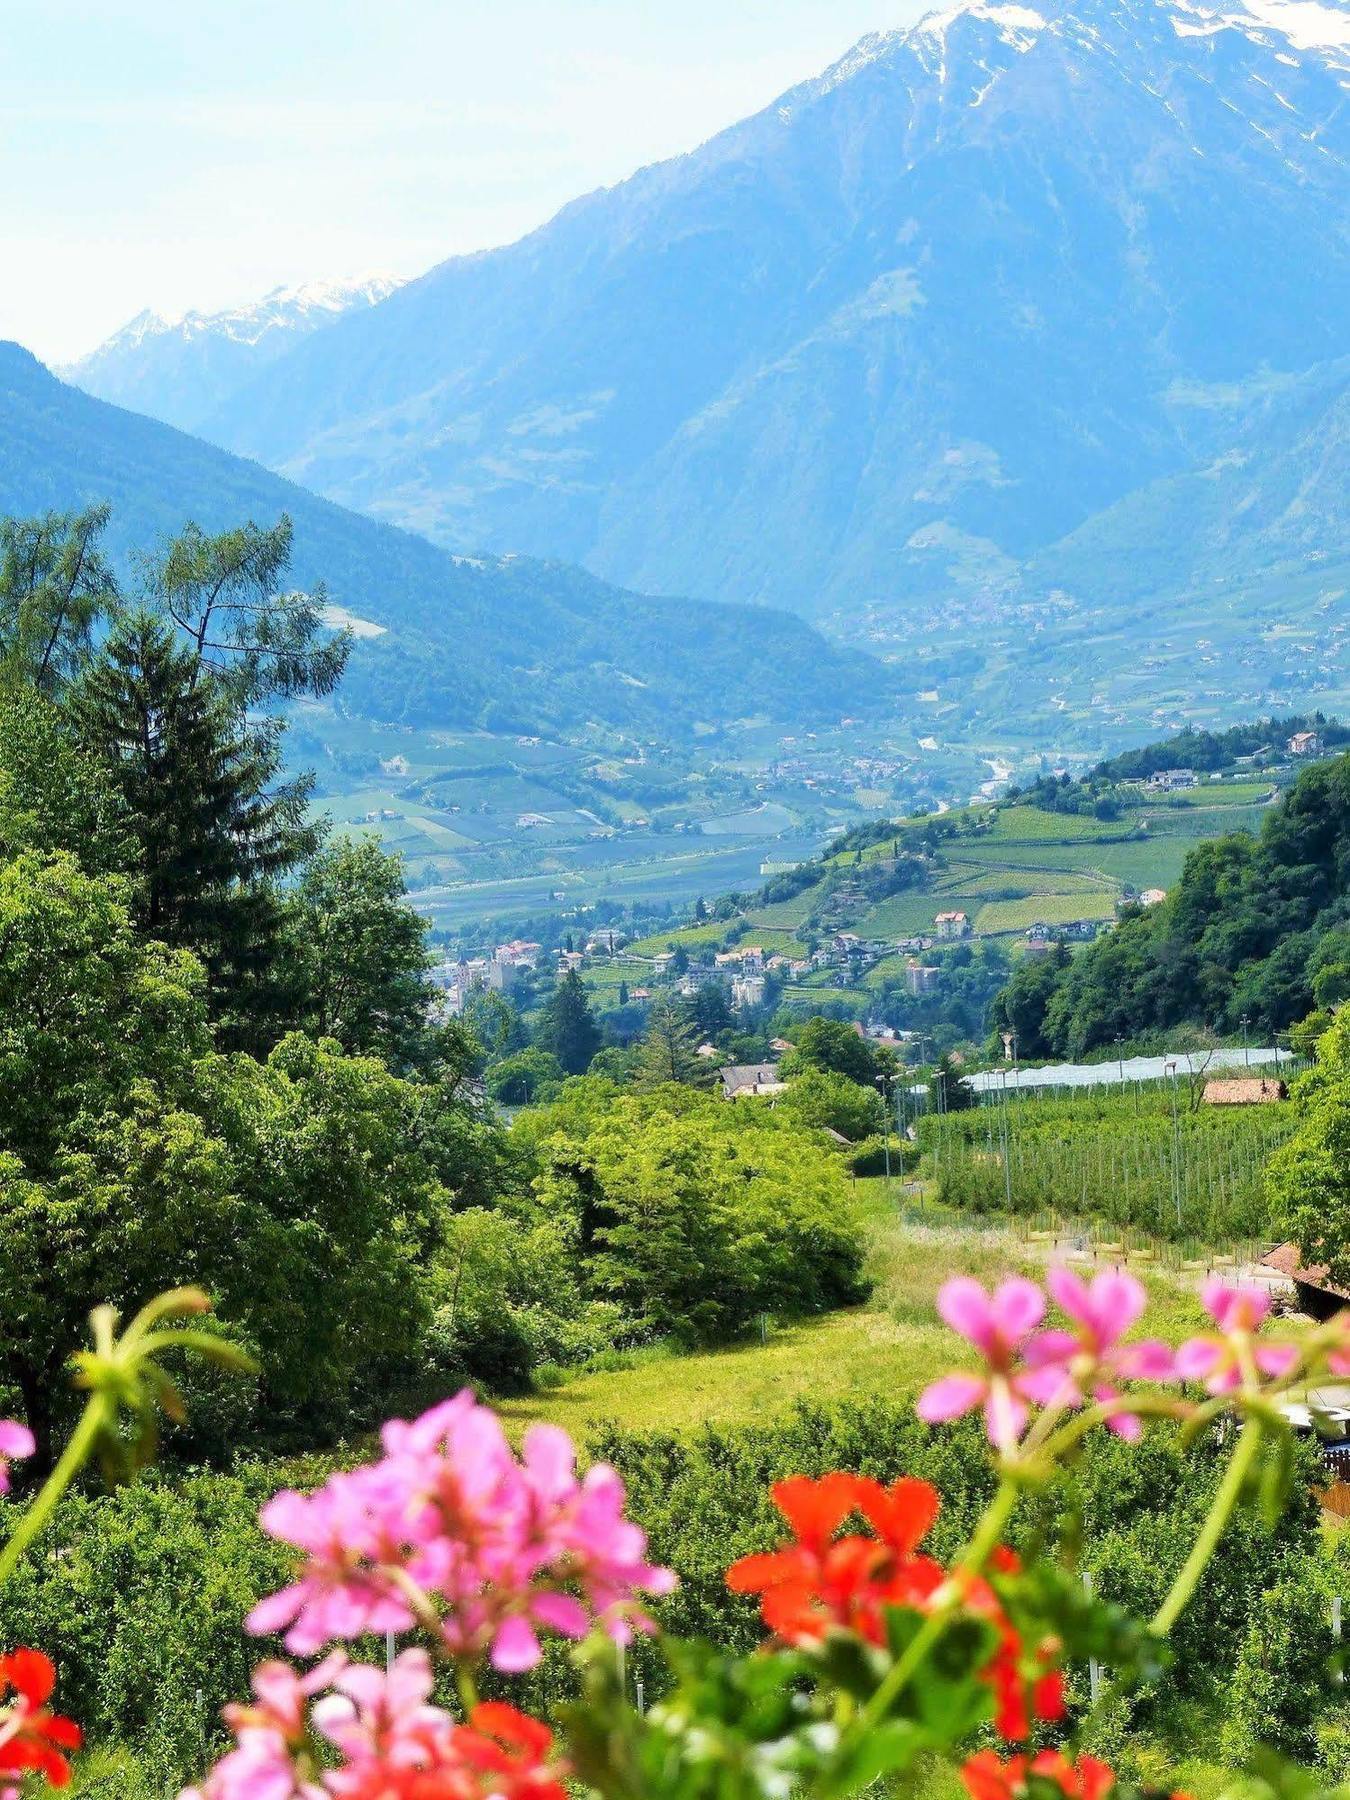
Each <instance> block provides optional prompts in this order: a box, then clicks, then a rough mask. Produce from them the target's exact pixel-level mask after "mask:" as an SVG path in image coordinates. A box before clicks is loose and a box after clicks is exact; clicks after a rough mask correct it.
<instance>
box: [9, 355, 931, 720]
mask: <svg viewBox="0 0 1350 1800" xmlns="http://www.w3.org/2000/svg"><path fill="white" fill-rule="evenodd" d="M104 500H107V501H109V502H110V503H111V505H112V521H111V524H110V527H109V532H108V538H107V543H108V548H109V551H110V553H111V555H112V556H113V557H114V559H115V561H116V562H117V563H119V564H120V565H121V566H122V567H123V568H124V569H126V568H129V567H130V564H131V559H132V558H133V556H134V554H135V553H136V552H138V551H143V550H146V549H148V548H150V547H151V546H152V545H153V543H154V542H155V541H156V540H157V539H158V538H160V537H162V536H165V535H167V534H171V533H173V532H176V531H178V530H179V529H181V527H182V525H183V523H184V521H185V520H186V519H188V518H193V519H195V520H196V521H197V522H198V523H199V524H200V525H201V526H202V527H203V528H204V529H206V530H208V531H219V530H223V529H225V528H226V527H228V526H231V525H236V524H239V523H241V522H242V521H243V520H244V519H247V518H252V519H254V520H256V521H257V522H258V523H265V524H270V523H273V522H274V521H275V520H276V518H277V517H278V516H279V514H281V513H282V512H287V513H289V514H290V516H291V517H292V520H293V522H294V526H295V556H294V560H293V565H292V570H291V578H292V579H293V580H294V581H295V582H296V584H297V585H298V586H300V587H303V588H311V587H313V586H314V585H315V584H316V583H317V582H319V581H323V582H324V583H325V584H326V585H327V587H328V590H329V598H330V600H331V602H332V603H333V604H334V605H335V606H336V607H339V608H342V609H343V610H344V612H345V613H347V614H349V615H351V616H352V617H354V618H355V619H358V620H361V621H366V622H368V623H369V624H371V625H375V626H383V627H384V628H385V629H384V630H383V631H381V632H379V633H378V634H372V633H370V632H366V633H364V634H363V635H360V636H359V637H358V639H357V642H356V644H355V646H354V649H353V653H352V661H351V666H350V669H349V672H348V676H347V678H346V680H345V681H344V684H343V689H342V698H343V701H344V703H345V704H346V705H348V706H349V707H351V708H352V709H353V710H356V711H362V712H364V713H365V714H366V715H367V716H370V717H374V718H378V719H385V720H395V721H397V720H408V721H416V722H420V723H427V722H431V723H437V724H444V725H459V724H479V725H485V726H487V727H488V728H490V729H508V730H509V729H534V728H537V727H538V726H539V725H540V724H541V723H543V724H547V725H549V726H550V727H553V728H563V727H566V728H574V729H575V728H579V727H581V726H583V725H584V724H585V723H586V722H587V721H590V720H593V721H596V722H597V723H598V724H600V725H602V726H604V727H606V728H608V729H610V730H622V731H634V730H640V731H644V732H647V733H659V734H660V735H661V736H663V737H669V736H671V735H672V734H673V735H676V736H678V735H680V734H682V733H686V734H687V733H688V732H690V731H692V730H693V729H694V728H695V726H696V725H698V724H700V723H703V722H706V723H708V724H719V723H723V722H725V720H726V719H727V718H734V717H736V716H739V715H741V714H748V715H755V714H759V713H767V714H768V715H769V716H772V717H794V718H798V719H805V718H807V717H811V718H829V717H837V716H838V714H839V713H840V712H843V711H859V710H861V709H862V702H861V701H860V700H859V698H858V696H859V693H860V692H861V693H865V694H871V693H876V694H877V695H878V698H879V699H884V696H885V695H886V693H887V692H888V691H890V689H891V688H892V687H893V684H894V681H895V679H896V677H895V675H894V673H892V672H888V671H886V670H885V669H884V668H883V666H882V665H881V664H879V663H876V662H875V661H873V659H871V658H870V657H867V656H864V655H862V654H861V653H858V652H851V651H847V650H842V649H838V648H836V647H833V646H830V645H827V644H826V643H825V642H824V640H823V639H821V638H820V637H819V636H818V635H817V634H816V633H814V632H812V631H811V630H810V629H809V628H806V627H804V626H803V625H802V624H801V623H800V622H799V621H797V620H795V619H792V618H789V617H787V616H786V615H774V614H769V613H763V612H759V611H750V610H748V609H738V608H735V607H726V606H719V605H716V604H714V603H711V602H697V601H688V600H681V599H665V600H662V599H651V598H648V597H647V596H644V595H639V594H632V593H628V592H625V591H623V590H621V589H617V588H614V587H612V586H610V585H609V584H607V583H605V582H602V581H600V580H598V579H597V578H596V577H595V576H593V575H589V574H587V573H586V572H585V571H583V570H581V569H577V568H573V567H569V566H567V565H565V564H562V563H558V562H543V561H539V560H535V559H530V558H524V557H512V556H506V557H501V558H497V557H492V556H485V557H467V556H456V555H452V554H449V553H447V552H446V551H444V550H441V549H438V548H437V547H436V546H434V545H432V544H430V543H427V542H426V541H425V540H423V539H420V538H418V537H417V536H415V535H414V534H412V533H409V532H406V531H402V530H399V529H397V528H395V527H393V526H390V525H386V524H382V523H380V522H379V521H376V520H372V519H369V518H367V517H365V516H364V515H360V514H356V513H351V512H347V511H345V510H344V509H342V508H340V507H338V506H335V505H334V504H333V503H332V502H331V501H328V500H324V499H322V498H320V497H318V496H316V495H313V494H310V493H308V492H306V491H305V490H304V489H302V488H300V487H298V486H296V485H295V484H293V483H290V482H288V481H286V480H284V479H283V478H281V477H279V476H276V475H273V474H271V473H270V472H269V471H267V470H265V469H263V468H262V467H260V466H258V465H256V464H253V463H249V462H247V461H244V460H242V459H240V458H238V457H235V456H232V455H231V454H230V453H229V452H227V451H224V450H220V449H218V448H217V447H215V446H212V445H208V444H205V443H203V442H201V441H200V440H198V439H195V438H193V437H191V436H189V435H188V434H186V433H184V432H180V431H178V430H176V429H175V428H174V427H172V426H168V425H164V424H161V423H159V422H158V421H155V420H151V419H147V418H144V417H142V416H140V415H139V414H136V413H131V412H127V411H125V410H123V409H121V408H118V407H114V406H112V405H110V404H109V403H107V402H105V401H101V400H97V399H95V398H93V397H92V396H90V395H87V394H84V393H82V392H81V391H80V390H78V389H76V388H73V387H70V386H68V385H66V384H64V383H62V382H61V381H59V380H58V379H57V378H56V377H55V376H54V375H53V374H52V373H51V372H50V371H49V370H47V369H46V368H45V367H44V366H43V365H42V364H41V363H40V362H39V361H38V360H37V358H36V357H34V356H33V355H32V354H31V353H30V352H29V351H27V350H25V349H23V347H22V346H20V345H16V344H8V343H0V513H9V514H15V515H20V516H25V515H29V514H34V513H40V512H44V511H47V510H68V509H72V508H75V507H79V506H84V505H89V504H91V503H94V502H98V501H104Z"/></svg>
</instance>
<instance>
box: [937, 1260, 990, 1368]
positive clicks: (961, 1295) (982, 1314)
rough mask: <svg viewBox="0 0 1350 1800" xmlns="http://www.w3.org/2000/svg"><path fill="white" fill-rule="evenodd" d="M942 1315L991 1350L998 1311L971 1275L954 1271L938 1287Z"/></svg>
mask: <svg viewBox="0 0 1350 1800" xmlns="http://www.w3.org/2000/svg"><path fill="white" fill-rule="evenodd" d="M937 1309H938V1317H939V1318H940V1319H941V1320H942V1321H943V1323H944V1324H946V1325H950V1326H951V1328H952V1330H953V1331H956V1332H959V1333H960V1334H961V1336H962V1337H963V1338H966V1339H967V1340H968V1341H969V1342H970V1343H972V1344H974V1345H975V1347H976V1348H977V1349H978V1350H984V1351H988V1350H989V1349H990V1348H991V1347H992V1345H993V1342H994V1315H993V1311H992V1308H991V1306H990V1301H989V1296H988V1294H987V1293H986V1292H985V1291H984V1288H983V1287H982V1286H981V1285H980V1283H979V1282H978V1281H976V1280H975V1279H974V1277H973V1276H971V1275H954V1276H953V1277H952V1279H951V1280H950V1281H944V1282H943V1284H942V1286H941V1287H940V1288H939V1289H938V1297H937Z"/></svg>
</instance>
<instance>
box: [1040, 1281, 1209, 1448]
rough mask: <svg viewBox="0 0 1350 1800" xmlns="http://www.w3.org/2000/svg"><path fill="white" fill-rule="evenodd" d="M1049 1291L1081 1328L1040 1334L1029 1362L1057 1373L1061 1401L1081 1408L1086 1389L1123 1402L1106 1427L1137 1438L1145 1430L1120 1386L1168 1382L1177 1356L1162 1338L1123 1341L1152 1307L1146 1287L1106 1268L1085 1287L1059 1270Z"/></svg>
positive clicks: (1096, 1396)
mask: <svg viewBox="0 0 1350 1800" xmlns="http://www.w3.org/2000/svg"><path fill="white" fill-rule="evenodd" d="M1046 1286H1047V1287H1048V1288H1049V1290H1050V1293H1051V1296H1052V1297H1053V1299H1054V1300H1055V1302H1056V1303H1057V1305H1058V1306H1059V1307H1060V1309H1061V1310H1062V1311H1063V1312H1065V1313H1067V1314H1068V1316H1069V1318H1070V1319H1071V1320H1072V1321H1073V1323H1074V1325H1075V1327H1076V1328H1077V1329H1076V1330H1074V1331H1063V1330H1059V1329H1051V1330H1049V1331H1042V1332H1039V1333H1038V1334H1037V1335H1036V1336H1035V1337H1034V1338H1032V1340H1031V1341H1030V1343H1029V1344H1028V1345H1027V1360H1028V1362H1030V1363H1031V1364H1032V1365H1033V1367H1035V1368H1037V1369H1038V1370H1041V1371H1043V1372H1045V1373H1046V1374H1050V1373H1051V1372H1054V1373H1055V1374H1057V1375H1058V1377H1059V1379H1060V1383H1061V1389H1060V1396H1059V1397H1060V1398H1061V1399H1065V1400H1068V1401H1069V1403H1070V1404H1073V1405H1081V1404H1082V1402H1083V1398H1084V1395H1083V1389H1084V1388H1086V1389H1087V1391H1088V1392H1090V1393H1091V1394H1092V1396H1093V1398H1094V1399H1095V1400H1097V1401H1099V1402H1101V1403H1103V1404H1108V1403H1109V1402H1111V1401H1113V1400H1120V1401H1121V1405H1120V1408H1119V1410H1118V1411H1113V1412H1112V1413H1111V1414H1110V1415H1109V1416H1108V1418H1107V1421H1106V1423H1107V1425H1108V1427H1109V1428H1110V1429H1111V1430H1112V1431H1114V1432H1116V1433H1117V1434H1118V1435H1119V1436H1120V1437H1123V1438H1129V1439H1134V1438H1137V1437H1138V1436H1139V1435H1140V1432H1141V1431H1142V1429H1143V1428H1142V1426H1141V1425H1140V1423H1139V1420H1138V1418H1137V1417H1136V1416H1135V1415H1134V1413H1132V1412H1131V1411H1130V1410H1129V1405H1128V1402H1126V1401H1125V1400H1124V1399H1123V1398H1122V1396H1121V1394H1120V1391H1119V1389H1118V1387H1117V1386H1116V1383H1117V1382H1118V1381H1167V1380H1170V1379H1171V1376H1172V1373H1173V1360H1172V1353H1171V1351H1170V1350H1169V1349H1168V1348H1167V1345H1166V1344H1164V1343H1162V1342H1160V1341H1159V1340H1158V1339H1157V1338H1143V1339H1141V1340H1139V1341H1138V1342H1137V1343H1133V1344H1127V1343H1124V1342H1123V1341H1122V1340H1123V1339H1124V1336H1125V1333H1126V1332H1127V1331H1129V1329H1130V1328H1131V1326H1133V1325H1134V1324H1136V1323H1137V1321H1138V1320H1139V1318H1140V1317H1141V1316H1142V1314H1143V1311H1144V1308H1145V1306H1146V1305H1147V1304H1148V1296H1147V1295H1146V1293H1145V1292H1144V1289H1143V1286H1142V1284H1141V1283H1140V1282H1138V1281H1136V1279H1135V1278H1134V1276H1133V1275H1129V1274H1126V1273H1125V1272H1124V1271H1122V1270H1118V1269H1103V1270H1102V1271H1101V1272H1100V1273H1099V1274H1097V1275H1094V1276H1093V1278H1092V1280H1091V1282H1085V1281H1083V1280H1082V1278H1081V1277H1080V1276H1078V1275H1076V1274H1075V1273H1074V1272H1073V1270H1072V1269H1064V1268H1056V1269H1051V1270H1050V1272H1049V1274H1048V1275H1047V1277H1046Z"/></svg>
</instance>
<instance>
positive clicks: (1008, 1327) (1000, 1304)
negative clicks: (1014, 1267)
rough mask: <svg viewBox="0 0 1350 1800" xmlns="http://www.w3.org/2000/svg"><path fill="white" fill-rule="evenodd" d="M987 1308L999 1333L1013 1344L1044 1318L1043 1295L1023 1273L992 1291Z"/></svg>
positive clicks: (1012, 1277)
mask: <svg viewBox="0 0 1350 1800" xmlns="http://www.w3.org/2000/svg"><path fill="white" fill-rule="evenodd" d="M990 1311H991V1313H992V1314H993V1318H994V1323H995V1325H996V1326H997V1327H998V1331H999V1334H1000V1336H1002V1337H1003V1339H1004V1340H1005V1341H1006V1342H1007V1343H1010V1344H1015V1343H1018V1342H1020V1341H1021V1339H1022V1338H1024V1337H1025V1336H1026V1335H1027V1333H1028V1332H1029V1331H1033V1330H1035V1328H1036V1326H1037V1325H1039V1324H1040V1322H1041V1320H1042V1319H1043V1318H1044V1317H1045V1295H1044V1294H1043V1293H1042V1292H1041V1290H1040V1288H1039V1287H1037V1285H1036V1283H1035V1282H1034V1281H1028V1280H1027V1278H1026V1276H1025V1275H1013V1276H1011V1277H1010V1278H1009V1279H1008V1280H1007V1281H1005V1282H1003V1283H1002V1284H1001V1285H1000V1286H999V1287H998V1288H997V1289H996V1290H995V1292H994V1298H993V1300H992V1301H991V1302H990Z"/></svg>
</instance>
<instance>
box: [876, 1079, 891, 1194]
mask: <svg viewBox="0 0 1350 1800" xmlns="http://www.w3.org/2000/svg"><path fill="white" fill-rule="evenodd" d="M886 1081H887V1074H886V1071H885V1070H884V1069H883V1070H882V1071H881V1073H880V1074H879V1075H878V1076H877V1077H876V1083H877V1086H878V1087H879V1088H880V1089H881V1110H882V1121H881V1142H882V1147H883V1149H884V1151H885V1155H886V1196H887V1198H888V1199H889V1198H890V1192H891V1098H890V1095H889V1094H888V1093H887V1092H886Z"/></svg>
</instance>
